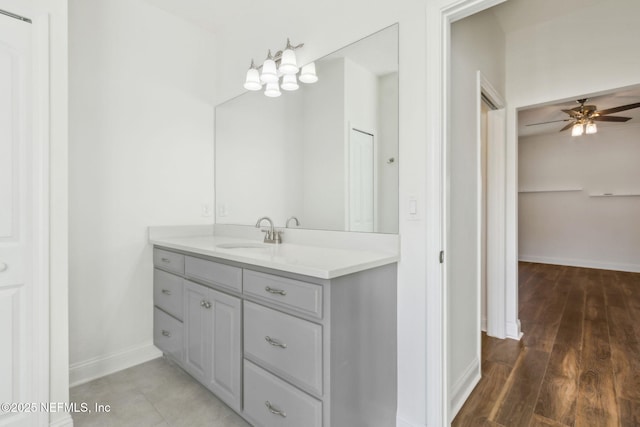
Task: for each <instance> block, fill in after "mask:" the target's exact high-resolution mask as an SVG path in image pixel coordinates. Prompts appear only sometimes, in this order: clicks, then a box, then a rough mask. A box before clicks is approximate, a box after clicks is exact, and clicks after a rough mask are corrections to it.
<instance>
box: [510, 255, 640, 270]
mask: <svg viewBox="0 0 640 427" xmlns="http://www.w3.org/2000/svg"><path fill="white" fill-rule="evenodd" d="M518 260H519V261H525V262H537V263H540V264H554V265H568V266H570V267H584V268H597V269H600V270H615V271H628V272H630V273H640V264H619V263H615V262H609V261H598V260H589V259H571V258H554V257H545V256H537V255H520V256H519V257H518Z"/></svg>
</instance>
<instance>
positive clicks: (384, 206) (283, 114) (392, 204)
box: [215, 24, 399, 233]
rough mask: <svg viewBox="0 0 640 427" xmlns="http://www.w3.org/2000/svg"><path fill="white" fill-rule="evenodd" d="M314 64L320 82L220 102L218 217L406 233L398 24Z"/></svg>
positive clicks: (249, 222)
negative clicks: (401, 220)
mask: <svg viewBox="0 0 640 427" xmlns="http://www.w3.org/2000/svg"><path fill="white" fill-rule="evenodd" d="M315 64H316V73H317V76H318V79H319V80H318V81H317V82H316V83H314V84H312V85H305V84H302V83H301V84H300V89H299V90H297V91H293V92H286V91H283V93H282V96H280V97H279V98H268V97H266V96H264V94H263V93H262V92H247V93H244V94H242V95H240V96H238V97H236V98H234V99H231V100H230V101H227V102H225V103H223V104H220V105H218V106H217V107H216V132H215V134H216V140H215V143H216V152H215V172H216V195H215V196H216V222H217V223H219V224H238V225H254V224H255V222H256V220H257V219H258V218H259V217H262V216H269V217H270V218H272V219H273V221H274V223H275V225H276V226H278V227H284V226H285V222H286V221H287V219H288V218H290V217H295V218H296V219H297V220H298V223H299V225H298V227H299V228H308V229H319V230H339V231H361V232H376V233H397V232H398V71H399V67H398V25H397V24H396V25H393V26H391V27H388V28H386V29H384V30H381V31H379V32H377V33H375V34H373V35H371V36H369V37H366V38H364V39H362V40H360V41H358V42H356V43H353V44H351V45H349V46H346V47H344V48H343V49H340V50H338V51H336V52H334V53H332V54H330V55H328V56H326V57H324V58H321V59H319V60H317V61H316V63H315ZM289 223H290V226H296V221H294V220H292V221H290V222H289Z"/></svg>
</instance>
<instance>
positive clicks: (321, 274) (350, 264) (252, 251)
mask: <svg viewBox="0 0 640 427" xmlns="http://www.w3.org/2000/svg"><path fill="white" fill-rule="evenodd" d="M149 241H150V243H152V244H154V245H158V246H163V247H166V248H172V249H177V250H181V251H186V252H193V253H196V254H200V255H208V256H212V257H216V258H221V259H226V260H230V261H237V262H241V263H245V264H251V265H257V266H260V267H266V268H272V269H274V270H281V271H287V272H290V273H297V274H303V275H306V276H312V277H318V278H320V279H333V278H335V277H339V276H344V275H346V274H351V273H356V272H358V271H362V270H368V269H370V268H374V267H379V266H382V265H387V264H391V263H394V262H398V261H399V260H400V257H399V255H398V254H394V253H388V252H375V251H367V250H352V249H335V248H325V247H318V246H306V245H300V244H294V243H282V244H279V245H276V244H265V246H266V247H261V248H233V249H225V248H220V247H218V245H221V244H222V245H224V244H256V245H259V244H261V243H262V242H261V241H257V240H248V239H240V238H235V237H227V236H213V235H205V236H190V237H153V238H150V240H149Z"/></svg>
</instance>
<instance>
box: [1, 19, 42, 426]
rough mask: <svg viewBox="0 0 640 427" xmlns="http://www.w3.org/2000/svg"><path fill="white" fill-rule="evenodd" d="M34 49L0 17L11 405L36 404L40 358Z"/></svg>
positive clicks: (5, 353)
mask: <svg viewBox="0 0 640 427" xmlns="http://www.w3.org/2000/svg"><path fill="white" fill-rule="evenodd" d="M30 46H31V25H30V24H29V23H27V22H24V21H20V20H18V19H15V18H12V17H8V16H5V15H0V337H1V338H0V339H1V340H2V344H1V345H0V402H2V403H10V404H18V403H27V402H34V403H35V402H38V401H37V400H36V399H35V398H34V396H36V393H37V390H35V388H36V387H34V385H33V384H34V383H35V382H38V383H39V378H34V376H35V375H34V374H33V372H34V371H36V369H37V368H36V364H37V363H38V362H37V360H39V357H41V356H40V355H38V354H35V353H37V351H36V350H35V346H34V344H33V339H32V337H33V336H34V334H33V331H34V329H33V328H34V320H33V319H34V312H33V309H32V307H33V304H32V301H33V300H34V291H33V277H34V276H33V265H32V262H33V259H34V253H33V251H34V245H33V239H34V236H33V235H32V231H33V227H32V225H33V214H32V211H33V207H34V204H33V200H32V199H31V198H32V195H33V192H32V182H30V177H31V174H32V173H33V170H32V169H31V166H30V162H31V156H32V153H31V144H30V142H31V135H30V129H31V123H30V114H29V112H30V106H29V105H28V104H29V103H28V100H29V99H30V95H31V94H30V93H29V92H30V88H31V62H30V56H31V54H30V50H31V49H30ZM2 409H6V408H2ZM9 409H10V411H9V412H7V411H3V410H0V425H11V426H22V425H25V426H26V425H35V424H37V423H38V421H37V417H38V414H37V413H36V414H30V413H27V412H25V410H24V408H22V411H18V409H20V408H18V407H17V406H14V407H12V408H9ZM38 409H39V408H38ZM14 410H15V411H14ZM32 410H33V408H32Z"/></svg>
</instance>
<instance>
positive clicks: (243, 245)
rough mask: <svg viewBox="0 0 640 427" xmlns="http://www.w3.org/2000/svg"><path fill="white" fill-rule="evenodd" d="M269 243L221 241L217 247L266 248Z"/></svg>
mask: <svg viewBox="0 0 640 427" xmlns="http://www.w3.org/2000/svg"><path fill="white" fill-rule="evenodd" d="M268 247H269V246H268V245H265V244H263V243H220V244H219V245H216V248H220V249H266V248H268Z"/></svg>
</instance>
